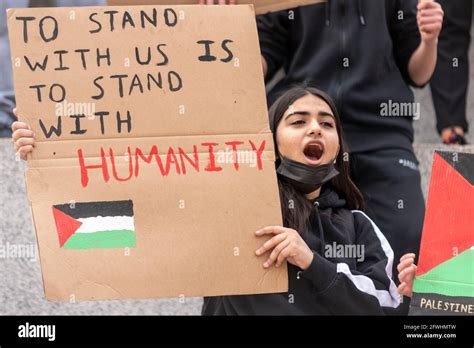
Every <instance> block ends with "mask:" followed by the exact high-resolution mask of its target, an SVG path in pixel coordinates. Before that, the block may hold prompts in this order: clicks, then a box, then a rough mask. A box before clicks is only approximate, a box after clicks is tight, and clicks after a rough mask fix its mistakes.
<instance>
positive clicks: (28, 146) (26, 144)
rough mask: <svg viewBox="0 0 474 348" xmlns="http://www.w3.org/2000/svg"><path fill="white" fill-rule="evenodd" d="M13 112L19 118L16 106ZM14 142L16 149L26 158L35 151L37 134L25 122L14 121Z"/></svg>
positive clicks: (23, 158) (22, 157) (21, 156)
mask: <svg viewBox="0 0 474 348" xmlns="http://www.w3.org/2000/svg"><path fill="white" fill-rule="evenodd" d="M13 114H14V115H15V116H16V117H17V118H18V115H17V111H16V108H15V109H13ZM12 131H13V134H12V142H13V144H14V145H15V151H16V152H17V153H18V154H19V155H20V158H21V159H22V160H26V157H27V155H28V154H29V153H30V152H32V151H33V149H34V147H35V135H34V134H33V131H32V130H31V127H30V126H28V125H27V124H26V123H25V122H19V121H16V122H13V124H12Z"/></svg>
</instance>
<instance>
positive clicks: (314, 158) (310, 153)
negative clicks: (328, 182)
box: [303, 141, 324, 165]
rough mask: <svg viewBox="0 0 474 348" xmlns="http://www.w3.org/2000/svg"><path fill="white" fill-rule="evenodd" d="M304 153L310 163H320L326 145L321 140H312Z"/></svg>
mask: <svg viewBox="0 0 474 348" xmlns="http://www.w3.org/2000/svg"><path fill="white" fill-rule="evenodd" d="M303 154H304V156H305V157H306V160H307V161H308V163H309V164H310V165H319V164H321V162H322V160H321V159H322V157H323V154H324V145H323V143H322V142H320V141H312V142H310V143H308V144H306V146H305V147H304V150H303Z"/></svg>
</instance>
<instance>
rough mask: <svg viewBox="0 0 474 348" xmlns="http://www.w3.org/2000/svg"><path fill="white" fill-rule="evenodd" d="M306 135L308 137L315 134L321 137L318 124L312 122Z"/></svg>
mask: <svg viewBox="0 0 474 348" xmlns="http://www.w3.org/2000/svg"><path fill="white" fill-rule="evenodd" d="M308 134H309V135H315V134H318V135H321V126H320V125H319V122H317V121H312V122H311V123H310V125H309V131H308Z"/></svg>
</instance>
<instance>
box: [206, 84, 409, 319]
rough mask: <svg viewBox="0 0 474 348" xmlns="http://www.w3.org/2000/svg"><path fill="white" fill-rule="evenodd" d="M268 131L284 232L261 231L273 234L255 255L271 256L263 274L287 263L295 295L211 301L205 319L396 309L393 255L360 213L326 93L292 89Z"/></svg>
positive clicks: (334, 113) (333, 109)
mask: <svg viewBox="0 0 474 348" xmlns="http://www.w3.org/2000/svg"><path fill="white" fill-rule="evenodd" d="M270 127H271V129H272V131H273V133H274V141H275V149H276V153H277V157H278V160H277V163H276V164H277V174H278V183H279V188H280V198H281V206H282V213H283V219H284V227H283V226H267V227H264V228H262V229H261V230H259V231H256V236H257V237H261V236H272V238H271V239H270V240H269V241H267V242H265V243H264V244H262V246H261V247H260V248H259V249H258V250H256V255H257V256H258V257H261V256H262V255H264V254H265V253H266V252H270V253H269V256H268V257H267V256H265V257H264V258H263V259H262V262H263V267H265V268H269V267H279V266H280V265H281V264H282V263H283V262H284V261H287V262H288V277H289V291H288V292H287V293H276V294H264V295H245V296H222V297H212V298H211V297H209V298H205V299H204V306H203V309H202V313H203V314H205V315H206V314H207V315H210V314H211V315H212V314H214V315H233V314H234V315H253V314H262V315H276V314H296V315H298V314H315V315H330V314H334V315H380V314H384V311H383V308H384V307H391V308H396V307H398V306H399V304H400V301H399V297H400V295H399V293H398V292H397V288H396V286H395V284H394V283H393V281H392V280H391V278H392V263H393V251H392V249H391V247H390V245H389V244H388V242H387V240H386V238H385V237H384V236H383V234H382V233H381V232H380V230H379V229H378V227H377V226H376V225H375V224H374V223H373V221H371V220H370V219H369V218H368V217H367V215H366V214H365V213H364V212H362V211H361V210H360V209H361V208H362V207H363V201H362V196H361V194H360V192H359V190H358V189H357V187H356V186H355V185H354V183H353V182H352V181H351V179H350V177H349V163H348V161H347V154H346V152H345V147H344V142H343V137H342V129H341V122H340V119H339V115H338V112H337V110H336V107H335V106H334V103H333V101H332V100H331V99H330V97H329V96H328V95H326V94H325V93H323V92H322V91H320V90H317V89H314V88H303V87H294V88H292V89H290V90H289V91H287V92H286V93H285V94H283V95H282V96H281V97H280V98H279V99H278V100H277V101H276V102H275V103H274V104H273V106H272V108H271V109H270ZM341 250H342V252H341ZM405 286H407V285H406V284H405ZM405 290H406V289H405Z"/></svg>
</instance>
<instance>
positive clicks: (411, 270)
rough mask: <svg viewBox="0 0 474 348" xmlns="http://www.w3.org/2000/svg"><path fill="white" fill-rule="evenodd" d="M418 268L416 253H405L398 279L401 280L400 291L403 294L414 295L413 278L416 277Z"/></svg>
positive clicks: (398, 267)
mask: <svg viewBox="0 0 474 348" xmlns="http://www.w3.org/2000/svg"><path fill="white" fill-rule="evenodd" d="M416 268H417V267H416V265H415V254H405V255H403V256H402V257H401V258H400V263H399V264H398V266H397V269H398V280H400V285H399V286H398V292H399V293H400V294H401V295H404V296H408V297H412V296H413V280H414V279H415V275H416Z"/></svg>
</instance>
